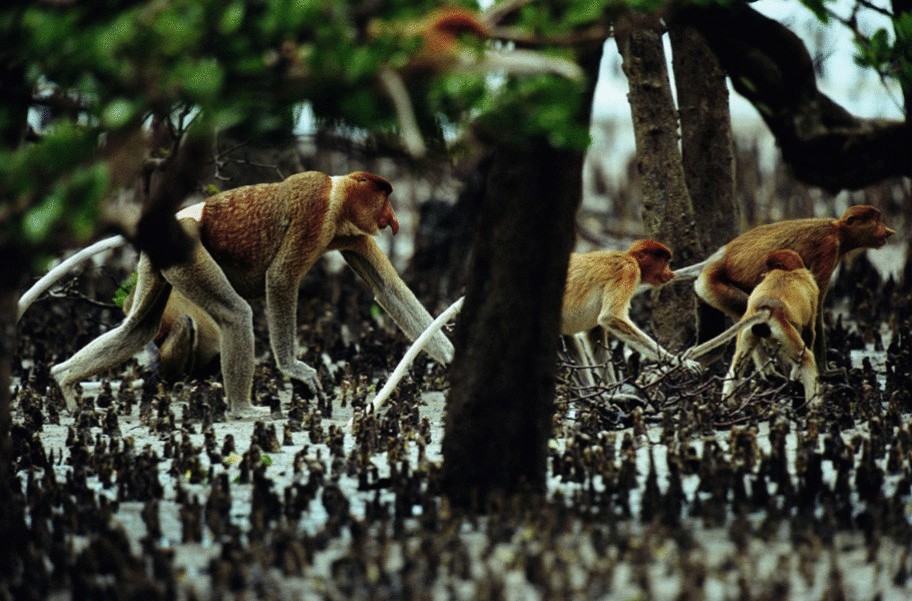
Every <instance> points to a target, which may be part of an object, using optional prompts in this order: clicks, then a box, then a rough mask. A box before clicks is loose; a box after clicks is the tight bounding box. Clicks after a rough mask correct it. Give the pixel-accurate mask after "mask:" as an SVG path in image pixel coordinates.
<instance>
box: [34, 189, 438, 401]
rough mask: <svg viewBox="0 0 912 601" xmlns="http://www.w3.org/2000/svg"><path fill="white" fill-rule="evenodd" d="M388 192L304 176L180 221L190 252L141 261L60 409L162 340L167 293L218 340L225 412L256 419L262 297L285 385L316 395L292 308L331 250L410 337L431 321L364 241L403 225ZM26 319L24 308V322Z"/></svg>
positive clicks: (64, 376) (229, 193)
mask: <svg viewBox="0 0 912 601" xmlns="http://www.w3.org/2000/svg"><path fill="white" fill-rule="evenodd" d="M392 189H393V188H392V185H391V184H390V183H389V182H388V181H386V180H385V179H383V178H381V177H379V176H377V175H374V174H371V173H367V172H363V171H359V172H355V173H350V174H348V175H343V176H329V175H326V174H324V173H319V172H315V171H309V172H305V173H299V174H296V175H292V176H291V177H289V178H287V179H286V180H285V181H282V182H279V183H271V184H257V185H252V186H243V187H240V188H235V189H232V190H226V191H224V192H221V193H219V194H217V195H215V196H212V197H210V198H208V199H207V200H205V201H204V202H201V203H198V204H196V205H193V206H191V207H187V208H186V209H183V210H181V211H180V212H179V213H178V214H177V217H178V219H179V222H180V224H181V226H182V227H183V228H184V230H185V231H186V232H187V234H188V235H189V236H190V237H191V238H193V239H194V240H195V241H196V244H195V248H194V250H193V253H192V256H191V258H190V260H189V261H188V262H186V263H182V264H178V265H174V266H172V267H168V268H166V269H162V270H156V269H154V268H153V267H152V264H151V262H150V261H149V259H148V257H147V256H145V255H140V259H139V265H138V267H137V273H138V278H137V282H136V287H135V293H134V300H133V303H132V306H131V307H130V310H129V313H128V314H127V316H126V319H125V320H124V322H123V323H122V324H121V325H120V326H118V327H117V328H115V329H113V330H111V331H110V332H107V333H105V334H103V335H102V336H100V337H98V338H96V339H95V340H94V341H92V342H91V343H89V344H88V345H87V346H86V347H85V348H83V349H82V350H80V351H79V352H78V353H76V354H75V355H74V356H73V357H71V358H70V359H69V360H67V361H65V362H64V363H61V364H59V365H56V366H54V367H53V368H52V369H51V375H52V376H53V377H54V379H55V380H56V381H57V383H58V384H59V385H60V388H61V390H62V391H63V393H64V397H65V398H66V401H67V407H68V409H70V410H71V411H73V410H75V408H76V406H75V386H76V385H77V384H78V383H79V382H80V381H81V380H83V379H84V378H86V377H88V376H91V375H93V374H97V373H99V372H101V371H103V370H105V369H108V368H111V367H114V366H116V365H118V364H119V363H121V362H123V361H125V360H127V359H128V358H130V357H131V356H133V354H135V353H136V352H137V351H139V350H140V349H141V348H142V347H143V345H144V344H146V343H147V342H148V341H149V340H151V339H153V337H155V336H156V334H157V333H158V332H159V329H160V326H161V322H162V316H163V315H164V314H165V312H166V308H167V305H168V302H169V300H170V298H171V296H172V288H173V289H174V290H176V291H178V292H179V293H180V294H181V295H182V297H183V300H185V301H186V302H189V303H191V304H192V305H195V306H196V307H198V308H201V309H202V310H203V311H204V312H205V313H206V314H207V315H208V316H209V317H211V318H212V320H213V321H214V322H215V323H216V324H217V325H218V329H219V330H220V332H221V344H220V348H219V351H220V362H221V371H222V377H223V381H224V386H225V395H226V397H227V401H228V408H229V412H230V413H231V414H233V415H239V416H241V415H244V414H245V413H251V412H253V407H252V404H251V402H250V395H251V386H252V382H253V370H254V355H253V350H254V349H253V321H252V320H253V315H252V310H251V308H250V305H249V304H247V302H246V301H245V300H244V299H249V298H256V297H261V296H264V295H265V297H266V317H267V322H268V326H269V338H270V344H271V346H272V352H273V354H274V356H275V359H276V363H277V364H278V367H279V369H280V370H281V371H282V373H284V374H285V375H286V376H288V377H290V378H294V379H296V380H299V381H301V382H303V383H304V384H305V385H306V386H307V387H308V388H310V390H311V391H313V392H315V393H318V392H320V383H319V380H318V379H317V374H316V370H314V369H313V368H311V367H310V366H309V365H307V364H305V363H304V362H303V361H300V360H298V359H297V357H296V349H295V347H296V341H295V335H296V323H295V322H296V305H297V297H298V287H299V284H300V281H301V279H302V278H303V277H304V275H305V274H306V273H307V272H308V270H310V268H311V267H312V266H313V264H314V263H315V262H316V261H317V259H318V258H319V257H320V256H321V255H322V254H323V253H324V252H326V251H328V250H339V251H341V252H342V254H343V256H344V258H345V260H346V261H347V262H348V263H349V265H350V266H351V267H352V268H353V269H354V270H355V272H356V273H358V275H359V276H361V278H362V279H364V280H365V282H366V283H367V284H368V286H369V287H370V288H371V290H372V292H373V293H374V295H375V297H376V299H377V301H378V303H379V304H380V305H381V306H382V307H383V308H384V309H385V310H386V311H387V312H388V313H389V314H390V315H391V316H392V317H393V319H394V320H395V321H396V323H397V324H398V325H399V327H400V328H402V330H403V331H404V332H405V333H406V334H407V335H408V336H410V337H411V338H415V337H417V336H418V335H419V334H420V333H421V332H422V331H423V330H424V329H425V327H426V326H427V325H428V324H430V323H431V321H432V319H431V316H430V315H429V314H428V312H427V311H426V310H425V309H424V307H422V306H421V303H420V302H418V300H417V299H416V298H415V296H414V294H412V292H411V291H410V290H409V289H408V287H407V286H406V285H405V284H404V283H403V282H402V280H401V278H400V277H399V275H398V274H397V273H396V271H395V269H394V268H393V266H392V265H391V264H390V262H389V259H388V258H387V257H386V256H385V255H384V254H383V252H382V251H381V250H380V248H379V247H378V246H377V243H376V242H375V241H374V239H373V238H372V236H373V235H375V234H376V233H377V232H378V231H379V230H381V229H383V228H385V227H389V228H390V229H391V230H392V231H393V234H395V233H396V232H397V231H398V229H399V222H398V221H397V220H396V216H395V213H394V212H393V207H392V204H391V203H390V200H389V195H390V194H391V193H392ZM22 310H24V309H23V308H22V307H21V306H20V312H21V311H22ZM428 352H429V353H430V355H431V356H432V357H433V358H434V359H436V360H437V361H440V362H441V363H447V362H449V361H450V360H451V359H452V356H453V347H452V344H450V341H449V340H448V339H447V338H446V336H445V335H443V334H442V333H438V334H437V335H436V336H435V337H434V339H433V340H432V341H431V344H430V345H429V348H428Z"/></svg>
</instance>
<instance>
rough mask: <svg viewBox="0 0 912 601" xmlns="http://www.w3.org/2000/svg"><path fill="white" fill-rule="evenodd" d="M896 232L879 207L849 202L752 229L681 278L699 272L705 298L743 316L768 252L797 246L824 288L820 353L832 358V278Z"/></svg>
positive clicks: (817, 331)
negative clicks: (827, 213)
mask: <svg viewBox="0 0 912 601" xmlns="http://www.w3.org/2000/svg"><path fill="white" fill-rule="evenodd" d="M894 233H896V232H894V231H893V230H892V229H890V228H888V227H887V226H886V225H885V224H884V220H883V214H882V213H881V212H880V210H879V209H877V208H876V207H872V206H869V205H857V206H853V207H849V208H848V209H847V210H846V211H845V213H843V214H842V217H840V218H839V219H828V218H813V219H791V220H786V221H780V222H778V223H771V224H768V225H761V226H758V227H755V228H754V229H751V230H748V231H747V232H745V233H743V234H741V235H740V236H738V237H737V238H735V239H733V240H732V241H731V242H729V243H728V244H726V245H725V246H723V247H722V248H720V249H719V250H717V251H716V252H715V253H714V254H713V255H712V256H710V257H709V258H708V259H707V260H706V261H704V262H702V263H698V264H696V265H692V266H689V267H685V268H683V269H679V270H677V271H676V272H675V273H676V275H677V276H678V277H687V276H694V275H696V274H697V273H699V276H697V281H696V282H695V284H694V289H695V291H696V293H697V296H699V297H700V298H701V299H703V300H704V301H706V302H707V303H708V304H710V305H711V306H713V307H715V308H716V309H719V310H720V311H723V312H724V313H726V314H728V315H730V316H731V317H734V318H735V319H738V318H740V317H741V316H742V315H743V314H744V312H745V310H746V309H747V298H748V296H749V295H750V293H751V291H752V290H753V289H754V288H755V287H756V286H757V284H758V283H760V279H761V277H762V274H763V272H764V269H765V260H766V256H767V255H768V254H769V253H770V252H772V251H774V250H778V249H789V250H794V251H795V252H797V253H798V254H799V255H800V256H801V260H802V261H803V262H804V265H805V266H806V267H807V269H809V270H810V271H811V273H812V274H813V276H814V280H815V281H816V282H817V287H818V289H819V290H820V293H819V297H818V306H819V307H820V308H821V310H819V311H817V323H816V325H815V326H814V330H815V331H814V333H815V343H814V355H815V357H816V359H817V361H818V363H820V364H821V365H825V363H824V362H825V360H826V338H825V336H824V332H823V310H822V307H823V301H824V299H825V298H826V294H827V290H828V289H829V286H830V277H831V276H832V275H833V271H834V270H835V269H836V266H837V265H838V264H839V261H840V260H842V258H843V257H844V256H845V255H846V253H848V252H850V251H852V250H856V249H860V248H880V247H882V246H883V245H884V244H886V243H887V238H889V237H890V236H892V235H893V234H894Z"/></svg>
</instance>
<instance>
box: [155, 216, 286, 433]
mask: <svg viewBox="0 0 912 601" xmlns="http://www.w3.org/2000/svg"><path fill="white" fill-rule="evenodd" d="M185 221H186V220H185ZM184 227H185V229H186V230H187V231H188V234H190V235H191V236H194V237H196V236H197V235H198V234H197V232H196V231H195V225H193V224H189V223H184ZM162 275H163V276H164V277H165V279H166V280H167V281H168V282H169V283H170V284H171V285H172V286H174V288H175V289H176V290H179V291H180V292H181V294H183V295H184V296H186V297H187V298H188V299H190V302H192V303H193V304H195V305H197V306H198V307H200V308H201V309H203V310H205V311H206V312H207V313H208V314H209V315H210V316H211V317H212V319H213V320H215V323H216V324H218V326H219V330H220V331H221V333H222V344H221V365H222V381H223V383H224V386H225V397H226V400H227V402H228V411H229V413H230V414H231V415H232V416H233V417H249V416H256V415H259V414H262V413H264V412H268V410H267V409H266V408H259V407H254V406H253V405H252V404H251V402H250V394H251V389H252V388H253V369H254V357H253V310H252V309H251V308H250V305H249V304H247V301H245V300H244V299H243V298H241V296H240V295H239V294H238V293H237V292H235V290H234V287H233V286H232V285H231V282H229V281H228V277H227V276H226V275H225V272H223V271H222V268H221V267H219V265H218V263H216V262H215V259H213V258H212V256H211V255H210V254H209V252H208V251H207V250H206V249H205V248H203V246H202V245H201V244H198V245H197V246H196V248H195V249H194V251H193V256H192V257H191V259H190V261H189V262H188V263H182V264H178V265H174V266H172V267H169V268H168V269H165V270H163V271H162Z"/></svg>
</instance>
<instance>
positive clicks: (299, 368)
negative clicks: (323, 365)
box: [279, 359, 324, 401]
mask: <svg viewBox="0 0 912 601" xmlns="http://www.w3.org/2000/svg"><path fill="white" fill-rule="evenodd" d="M279 369H280V370H281V371H282V373H283V374H285V375H286V376H288V377H289V378H293V379H295V380H297V381H299V382H301V383H302V384H304V386H306V387H307V390H308V391H309V392H310V393H311V394H312V395H314V396H315V397H316V398H317V399H319V400H321V401H322V400H323V399H324V397H323V386H321V385H320V378H318V377H317V370H315V369H314V368H312V367H311V366H309V365H307V364H306V363H304V362H303V361H299V360H297V359H295V360H294V361H292V362H290V363H289V364H285V365H279Z"/></svg>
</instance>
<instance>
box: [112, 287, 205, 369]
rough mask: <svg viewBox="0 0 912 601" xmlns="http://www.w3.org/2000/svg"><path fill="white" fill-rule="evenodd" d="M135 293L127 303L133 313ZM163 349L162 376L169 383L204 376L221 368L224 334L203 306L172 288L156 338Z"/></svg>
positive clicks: (160, 356) (160, 362) (159, 366)
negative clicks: (220, 356)
mask: <svg viewBox="0 0 912 601" xmlns="http://www.w3.org/2000/svg"><path fill="white" fill-rule="evenodd" d="M132 305H133V292H132V291H131V293H130V295H129V296H128V297H127V299H126V301H125V302H124V312H125V313H128V314H129V312H130V307H131V306H132ZM153 340H154V341H155V344H156V345H157V346H158V351H159V365H158V375H159V377H161V379H163V380H164V381H166V382H175V381H178V380H181V379H184V378H187V377H194V378H198V377H204V376H208V375H211V374H213V373H216V372H217V371H218V358H219V352H220V349H221V347H222V333H221V330H219V327H218V324H217V323H215V320H214V319H212V318H211V317H210V316H209V314H208V313H206V312H205V311H204V310H203V309H201V308H200V307H198V306H196V305H194V304H193V303H192V302H190V300H189V299H188V298H187V297H185V296H184V295H183V294H181V293H180V291H179V290H172V291H171V297H170V298H169V299H168V304H167V305H166V306H165V312H164V313H163V314H162V319H161V325H160V326H159V328H158V332H157V333H156V334H155V338H153Z"/></svg>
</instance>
